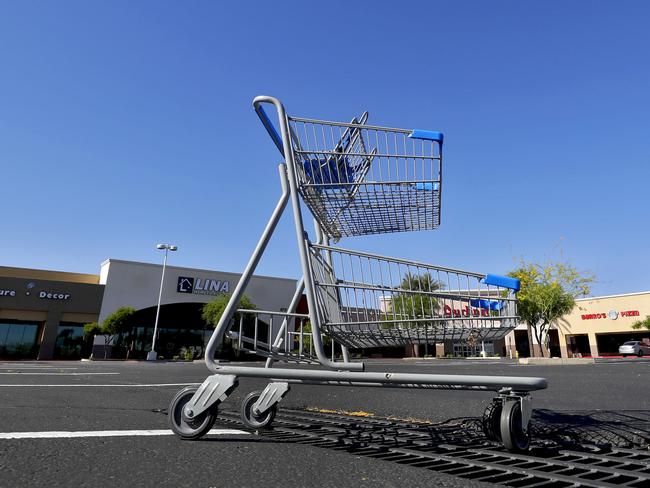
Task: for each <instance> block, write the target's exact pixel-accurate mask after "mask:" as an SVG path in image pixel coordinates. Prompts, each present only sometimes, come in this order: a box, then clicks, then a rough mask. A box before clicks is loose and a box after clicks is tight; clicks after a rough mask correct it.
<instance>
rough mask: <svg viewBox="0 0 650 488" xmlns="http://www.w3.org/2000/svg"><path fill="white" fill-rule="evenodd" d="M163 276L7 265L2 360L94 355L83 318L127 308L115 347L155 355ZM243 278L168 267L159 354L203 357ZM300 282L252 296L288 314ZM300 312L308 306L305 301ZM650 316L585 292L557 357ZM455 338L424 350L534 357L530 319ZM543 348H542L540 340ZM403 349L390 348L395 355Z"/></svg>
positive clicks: (267, 283) (635, 335)
mask: <svg viewBox="0 0 650 488" xmlns="http://www.w3.org/2000/svg"><path fill="white" fill-rule="evenodd" d="M161 273H162V266H160V265H156V264H149V263H138V262H133V261H122V260H115V259H109V260H107V261H105V262H104V263H102V264H101V266H100V273H99V274H98V275H92V274H80V273H69V272H55V271H46V270H38V269H24V268H10V267H0V358H1V359H78V358H80V357H83V356H87V355H88V354H90V351H89V350H87V348H88V347H89V345H88V344H86V343H85V342H84V341H83V325H84V324H85V323H88V322H95V321H98V322H101V321H102V320H104V319H105V318H106V317H107V316H108V315H109V314H110V313H112V312H114V311H115V310H117V309H118V308H119V307H124V306H128V307H133V308H135V309H136V315H135V322H136V326H135V329H134V334H132V335H130V336H129V338H128V341H129V343H128V344H126V343H123V342H122V343H121V342H119V340H118V341H117V342H116V343H115V344H114V345H113V346H112V347H113V349H114V350H112V351H108V352H109V354H111V353H112V354H113V355H114V356H120V355H122V356H123V352H124V351H125V350H127V349H128V350H129V351H130V354H131V356H130V357H132V358H142V357H144V356H146V352H147V351H148V350H150V348H151V339H152V337H153V327H154V322H155V316H156V308H157V301H158V293H159V289H160V288H159V287H160V277H161ZM239 276H240V275H238V274H233V273H226V272H222V271H212V270H202V269H193V268H181V267H175V266H167V269H166V272H165V281H164V285H163V289H162V296H161V310H160V318H159V323H158V338H157V341H156V344H157V345H156V350H157V352H158V354H159V355H161V356H163V357H167V358H171V357H174V356H176V355H179V354H180V353H181V351H182V350H183V349H186V348H188V347H191V348H194V349H195V350H196V352H197V354H200V353H201V350H202V348H203V347H204V346H205V343H206V342H207V339H208V338H209V336H210V335H211V333H212V328H211V327H209V326H207V325H206V324H205V323H204V321H203V320H202V318H201V308H202V306H203V305H204V304H205V303H207V302H209V301H210V300H212V299H213V298H214V296H215V295H217V294H219V293H227V292H230V291H232V290H233V289H234V286H235V285H236V283H237V281H238V280H239ZM295 289H296V280H291V279H284V278H274V277H267V276H254V277H253V278H252V279H251V282H250V284H249V287H248V290H247V292H246V293H247V295H248V296H249V297H250V299H251V301H252V302H253V303H254V304H256V305H257V307H258V308H260V309H263V310H269V311H277V312H283V311H286V306H287V304H288V303H289V301H290V299H291V296H292V295H293V293H294V291H295ZM303 305H304V304H303ZM299 311H300V312H301V313H306V311H307V310H306V309H305V308H304V307H303V308H302V309H301V310H299ZM648 315H650V292H640V293H629V294H625V295H613V296H605V297H593V298H585V299H580V300H578V301H577V305H576V308H575V309H574V311H573V312H572V313H571V314H569V315H566V316H565V317H563V318H562V319H561V320H560V321H559V323H558V324H557V325H556V326H555V327H554V328H552V330H551V331H550V351H551V354H552V355H553V356H557V357H560V356H561V357H576V356H581V357H587V356H593V357H597V356H608V355H616V354H617V353H618V347H619V346H620V345H621V344H622V343H623V342H625V341H629V340H648V341H650V331H647V330H643V331H637V330H633V329H632V327H631V326H632V324H633V323H634V322H635V321H637V320H639V319H644V318H645V317H646V316H648ZM447 342H449V343H447ZM447 342H446V343H445V344H439V345H438V346H437V347H434V346H433V345H430V346H429V347H428V348H423V349H424V350H422V351H421V353H424V354H431V355H433V354H437V355H447V354H453V355H454V356H474V355H477V354H478V353H479V352H480V348H481V347H484V348H485V350H486V352H488V353H489V354H497V355H501V356H513V357H514V356H515V355H517V354H518V355H519V356H520V357H525V356H528V351H529V348H528V334H527V330H526V326H525V325H519V326H518V327H517V328H516V329H515V330H513V331H512V332H510V333H509V334H508V335H507V336H506V337H505V339H503V340H499V341H495V342H494V343H484V344H477V345H474V346H472V347H470V346H468V345H467V344H460V343H458V344H453V343H451V341H447ZM533 347H534V348H536V349H537V350H539V346H538V345H537V344H533ZM84 348H86V349H84ZM115 348H117V349H115ZM102 349H103V341H102V340H101V339H100V338H98V339H97V341H96V344H95V355H98V354H101V353H102V352H103V351H102ZM382 353H389V351H382ZM393 353H394V354H393ZM402 353H403V350H401V351H397V350H395V351H390V354H391V355H399V354H402Z"/></svg>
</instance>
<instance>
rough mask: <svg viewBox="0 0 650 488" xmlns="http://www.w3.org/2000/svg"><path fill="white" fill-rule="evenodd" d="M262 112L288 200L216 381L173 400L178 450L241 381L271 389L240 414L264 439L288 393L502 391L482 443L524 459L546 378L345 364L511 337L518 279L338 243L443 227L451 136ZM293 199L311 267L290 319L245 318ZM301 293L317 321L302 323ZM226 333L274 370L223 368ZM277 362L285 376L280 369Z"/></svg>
mask: <svg viewBox="0 0 650 488" xmlns="http://www.w3.org/2000/svg"><path fill="white" fill-rule="evenodd" d="M267 103H268V104H272V105H273V106H274V107H275V109H276V111H277V115H278V119H279V129H280V131H279V132H278V131H277V129H276V128H275V126H274V125H273V123H272V122H271V120H270V119H269V117H268V116H267V114H266V112H265V111H264V108H263V104H267ZM253 106H254V108H255V111H256V112H257V114H258V116H259V117H260V120H261V121H262V123H263V125H264V127H265V128H266V130H267V131H268V133H269V135H270V136H271V139H272V140H273V142H274V143H275V145H276V146H277V148H278V150H279V151H280V153H281V154H282V156H283V158H284V162H283V163H282V164H280V165H279V167H278V169H279V174H280V183H281V187H282V196H281V197H280V200H279V202H278V204H277V205H276V207H275V209H274V211H273V213H272V215H271V218H270V220H269V222H268V224H267V226H266V228H265V229H264V232H263V233H262V236H261V238H260V240H259V242H258V244H257V247H256V248H255V250H254V252H253V254H252V256H251V258H250V260H249V262H248V265H247V266H246V269H245V270H244V272H243V274H242V276H241V279H240V280H239V282H238V284H237V286H236V287H235V290H234V291H233V293H232V296H231V297H230V300H229V302H228V305H227V306H226V308H225V310H224V313H223V315H222V317H221V319H220V320H219V323H218V324H217V326H216V328H215V331H214V333H213V334H212V337H211V338H210V341H209V343H208V346H207V348H206V354H205V361H206V365H207V367H208V369H209V370H210V371H212V372H213V373H214V374H213V375H211V376H208V378H207V379H206V380H205V381H204V382H203V383H202V384H201V385H200V386H199V387H194V386H191V387H187V388H184V389H182V390H180V391H179V392H178V393H177V394H176V395H175V397H174V398H173V399H172V402H171V404H170V407H169V419H170V424H171V427H172V430H173V431H174V432H175V433H176V434H177V435H178V436H180V437H181V438H183V439H196V438H199V437H201V436H203V435H204V434H205V433H207V432H208V431H209V430H210V428H211V427H212V425H213V423H214V421H215V418H216V415H217V409H218V405H219V403H221V402H223V401H224V400H225V399H226V398H227V397H228V395H229V394H230V393H231V392H232V391H233V390H234V389H235V388H236V387H237V384H238V378H240V377H256V378H266V379H268V380H269V384H268V385H267V386H266V388H265V389H264V390H263V391H255V392H252V393H250V394H249V395H248V396H247V397H246V398H245V399H244V400H243V402H242V410H241V413H242V421H243V423H244V424H245V425H246V426H248V427H250V428H253V429H256V430H258V429H264V428H268V427H270V426H271V423H272V422H273V419H274V417H275V414H276V411H277V405H278V403H279V402H280V401H281V400H282V398H283V397H284V396H285V395H286V394H287V392H288V391H289V387H290V385H291V384H316V385H343V386H351V385H352V386H375V387H376V386H381V387H400V388H427V389H468V390H486V391H494V392H497V393H498V394H497V396H496V397H495V398H494V399H493V401H492V403H491V404H490V406H489V407H488V408H487V409H486V410H485V413H484V416H483V428H484V431H485V434H486V436H487V437H488V438H489V439H491V440H495V441H501V442H503V445H504V446H505V447H506V448H507V449H509V450H512V451H521V450H526V449H528V446H529V443H530V434H529V429H528V425H529V422H530V418H531V414H532V401H531V396H530V392H531V391H533V390H538V389H543V388H546V380H545V379H543V378H525V377H505V376H475V375H439V374H411V373H396V372H367V371H365V368H364V363H362V362H356V361H352V360H351V359H350V349H356V350H363V349H366V348H372V347H398V346H404V345H412V344H433V343H437V342H441V341H445V340H452V341H455V342H461V343H477V342H478V341H486V340H487V341H492V340H496V339H499V338H502V337H503V336H504V335H505V334H506V333H507V332H508V331H510V330H512V329H513V328H514V327H515V325H516V319H517V317H516V296H515V294H516V292H517V291H518V289H519V282H518V280H515V279H513V278H509V277H503V276H497V275H490V274H488V275H485V274H480V273H471V272H467V271H461V270H457V269H451V268H445V267H440V266H433V265H429V264H423V263H418V262H414V261H407V260H404V259H395V258H389V257H385V256H379V255H375V254H370V253H365V252H359V251H353V250H349V249H344V248H340V247H335V246H333V245H332V244H331V241H335V242H337V241H338V240H339V239H341V238H343V237H354V236H361V235H368V234H385V233H393V232H408V231H416V230H429V229H435V228H436V227H438V226H439V225H440V203H441V195H442V146H443V134H442V133H440V132H434V131H424V130H403V129H393V128H386V127H377V126H371V125H368V124H367V119H368V114H367V113H364V114H362V115H361V116H360V117H358V118H354V119H352V121H351V122H349V123H339V122H328V121H322V120H313V119H305V118H298V117H289V116H287V115H286V113H285V111H284V107H283V106H282V104H281V103H280V101H279V100H277V99H275V98H272V97H266V96H262V97H257V98H255V100H254V101H253ZM289 200H291V204H292V205H291V206H292V210H293V217H294V224H295V231H296V238H297V244H298V255H299V258H300V262H301V267H302V278H301V279H300V280H299V282H298V286H297V288H296V292H295V294H294V295H293V297H292V299H291V302H290V303H289V304H288V307H287V311H286V312H277V311H268V310H242V309H239V310H238V309H237V306H238V303H239V301H240V299H241V297H242V295H243V293H244V290H245V289H246V286H247V284H248V282H249V280H250V278H251V276H252V274H253V272H254V270H255V268H256V267H257V264H258V263H259V260H260V258H261V256H262V254H263V253H264V250H265V248H266V246H267V244H268V242H269V240H270V238H271V236H272V234H273V232H274V231H275V228H276V225H277V223H278V221H279V219H280V217H281V216H282V214H283V212H284V210H285V208H286V205H287V203H288V202H289ZM301 201H302V202H304V203H305V204H306V206H307V207H308V208H309V210H310V212H311V213H312V215H313V217H314V227H315V234H314V236H315V241H312V240H311V239H310V238H309V236H308V234H307V233H306V232H305V228H304V219H303V215H302V209H301ZM303 293H304V295H305V296H306V298H307V304H308V307H309V313H308V314H299V313H296V312H295V311H296V308H297V305H298V302H299V301H300V298H301V297H302V295H303ZM236 313H237V315H236V316H237V317H238V320H235V319H234V317H235V314H236ZM226 335H227V337H229V338H230V339H231V341H232V342H233V344H234V345H235V346H236V347H237V348H238V349H239V350H240V351H244V352H249V353H253V354H257V355H259V356H261V357H264V358H266V364H265V367H254V366H241V365H230V364H227V363H220V362H219V361H218V360H216V359H214V358H215V354H216V352H217V348H218V347H219V345H220V344H221V342H222V340H223V338H224V336H226ZM276 362H281V363H284V364H286V365H288V366H285V367H282V368H278V367H273V366H274V363H276ZM292 365H301V366H300V367H296V366H292ZM302 365H311V367H310V366H302Z"/></svg>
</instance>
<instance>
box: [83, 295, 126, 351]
mask: <svg viewBox="0 0 650 488" xmlns="http://www.w3.org/2000/svg"><path fill="white" fill-rule="evenodd" d="M134 313H135V308H132V307H120V308H118V309H117V310H115V312H113V313H112V314H110V315H109V316H108V317H106V318H105V319H104V321H103V322H102V323H101V325H98V324H97V323H96V322H93V323H90V324H86V325H84V334H93V335H96V334H101V335H103V336H104V359H106V355H107V353H108V346H109V344H110V343H111V342H113V339H114V338H115V336H117V335H118V334H124V333H127V332H130V331H131V328H132V323H131V320H132V318H133V314H134ZM87 326H88V329H86V327H87ZM127 357H128V356H127Z"/></svg>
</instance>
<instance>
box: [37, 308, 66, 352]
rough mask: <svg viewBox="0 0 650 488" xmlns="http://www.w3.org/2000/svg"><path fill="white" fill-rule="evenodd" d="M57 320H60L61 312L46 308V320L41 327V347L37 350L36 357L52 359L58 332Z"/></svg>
mask: <svg viewBox="0 0 650 488" xmlns="http://www.w3.org/2000/svg"><path fill="white" fill-rule="evenodd" d="M59 322H61V312H60V311H58V310H48V312H47V320H46V321H45V326H44V327H43V335H42V339H41V347H40V348H39V350H38V359H39V360H44V359H52V358H53V357H54V346H55V345H56V336H57V335H58V332H59Z"/></svg>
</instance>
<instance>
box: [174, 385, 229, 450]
mask: <svg viewBox="0 0 650 488" xmlns="http://www.w3.org/2000/svg"><path fill="white" fill-rule="evenodd" d="M196 390H198V387H196V386H188V387H186V388H183V389H182V390H180V391H179V392H178V393H176V395H175V396H174V398H172V401H171V403H170V404H169V412H168V417H169V425H170V426H171V428H172V431H173V432H174V434H176V435H177V436H178V437H180V438H181V439H186V440H191V439H198V438H199V437H202V436H204V435H205V434H206V433H207V432H208V431H209V430H210V429H211V428H212V426H213V425H214V421H215V419H216V417H217V409H216V406H215V407H212V409H211V410H208V411H206V412H203V413H202V414H200V415H197V417H196V418H195V419H193V420H191V421H190V422H186V421H185V420H183V409H184V408H185V405H187V402H189V401H190V399H191V398H192V397H193V396H194V393H195V392H196Z"/></svg>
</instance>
